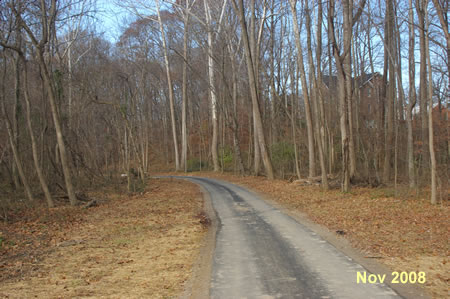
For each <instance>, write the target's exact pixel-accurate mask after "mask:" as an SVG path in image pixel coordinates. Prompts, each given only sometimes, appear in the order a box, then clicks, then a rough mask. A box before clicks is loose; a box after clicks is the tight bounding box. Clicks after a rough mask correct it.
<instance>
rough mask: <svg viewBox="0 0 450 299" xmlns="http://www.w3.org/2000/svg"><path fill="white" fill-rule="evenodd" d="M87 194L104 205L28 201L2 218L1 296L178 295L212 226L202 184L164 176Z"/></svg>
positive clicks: (129, 296) (110, 296)
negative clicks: (32, 204) (33, 204)
mask: <svg viewBox="0 0 450 299" xmlns="http://www.w3.org/2000/svg"><path fill="white" fill-rule="evenodd" d="M121 188H122V189H124V188H125V185H122V187H121ZM88 195H89V196H91V197H94V198H99V199H101V200H100V204H99V206H96V207H92V208H89V209H83V208H80V207H75V208H72V207H67V206H60V207H57V208H53V209H50V210H49V209H45V208H39V209H34V210H32V212H30V209H28V210H27V211H25V212H24V213H25V214H21V215H16V217H15V218H16V219H19V218H20V219H21V220H20V221H15V222H13V223H0V241H1V242H0V243H1V247H0V298H32V297H33V298H68V297H85V296H89V297H108V298H169V297H175V296H179V295H180V294H181V293H182V292H183V291H184V288H185V284H186V283H187V282H188V281H189V279H190V277H191V274H192V267H193V265H194V264H195V263H197V258H198V255H199V252H200V247H201V244H202V242H203V239H204V237H205V233H206V231H207V226H208V223H207V220H205V217H204V214H203V198H202V194H201V193H200V189H199V188H198V187H197V186H196V185H194V184H192V183H189V182H185V181H181V180H170V179H160V180H151V181H150V183H149V184H148V186H147V187H146V188H145V190H143V192H141V193H138V194H134V195H127V193H126V192H123V191H122V192H118V190H117V187H115V188H109V189H99V190H97V191H95V192H89V193H88Z"/></svg>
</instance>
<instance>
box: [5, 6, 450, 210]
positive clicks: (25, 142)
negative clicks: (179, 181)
mask: <svg viewBox="0 0 450 299" xmlns="http://www.w3.org/2000/svg"><path fill="white" fill-rule="evenodd" d="M448 5H449V4H448V1H445V0H432V1H428V0H414V1H413V0H408V1H406V0H379V1H366V0H359V1H351V0H342V1H335V0H327V1H320V0H314V1H305V0H303V1H295V0H289V1H278V0H264V1H261V0H248V1H244V0H208V1H204V0H184V1H181V0H177V1H158V0H154V1H150V0H149V1H131V0H130V1H121V2H120V4H117V6H118V7H117V8H116V9H123V10H126V11H128V12H130V14H131V15H132V19H131V20H130V21H128V22H124V23H123V24H121V26H122V28H123V29H122V32H121V35H120V37H118V39H117V40H116V41H111V40H109V39H107V38H105V35H104V34H102V32H98V30H96V28H97V27H96V24H97V23H98V22H102V18H103V16H104V12H102V11H100V10H99V9H98V6H97V4H96V2H95V1H94V0H77V1H69V0H64V1H56V0H40V1H37V0H36V1H35V0H29V1H25V0H24V1H16V0H8V1H1V2H0V105H1V118H0V197H2V198H6V199H5V200H2V204H1V205H2V209H3V213H6V212H5V211H6V210H7V207H8V204H9V203H8V202H10V201H14V200H20V198H26V199H27V200H28V201H35V199H36V198H44V197H45V199H46V201H47V204H48V206H50V207H52V206H53V205H54V200H55V198H56V197H66V198H68V200H69V201H70V203H71V204H72V205H76V204H77V203H78V202H79V201H80V200H81V199H82V196H80V192H81V191H83V189H84V188H85V187H86V186H89V185H91V184H95V183H98V182H105V181H108V180H111V179H113V178H117V177H120V176H121V175H122V176H123V177H124V178H125V177H126V178H127V180H128V188H129V190H130V191H136V190H138V189H139V188H140V186H141V185H142V182H144V181H145V180H146V177H148V176H149V174H150V173H151V172H153V171H157V170H162V169H164V170H177V171H195V170H205V169H211V170H214V171H221V170H223V171H234V172H235V173H239V174H253V175H265V176H267V177H268V178H274V177H280V178H299V179H300V178H303V179H304V178H315V179H314V182H320V183H321V185H322V186H323V188H325V189H328V188H330V187H340V188H341V189H342V191H344V192H347V191H349V190H350V188H351V186H352V185H354V184H366V185H371V186H378V185H380V184H385V185H393V186H395V187H397V185H399V184H403V185H407V186H409V188H411V189H414V190H419V189H420V188H428V187H429V186H431V202H432V203H436V202H438V201H439V200H442V199H443V200H447V199H448V198H447V197H448V193H447V190H448V188H449V178H450V173H449V163H450V161H449V158H450V138H449V136H450V134H449V132H450V123H449V120H448V117H449V109H450V107H449V86H450V81H449V61H450V36H449V30H448V8H449V7H448ZM319 177H320V178H319Z"/></svg>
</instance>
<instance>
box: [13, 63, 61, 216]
mask: <svg viewBox="0 0 450 299" xmlns="http://www.w3.org/2000/svg"><path fill="white" fill-rule="evenodd" d="M21 60H22V63H23V95H24V99H25V104H26V109H27V110H26V118H27V126H28V132H29V133H30V139H31V149H32V152H33V162H34V167H35V169H36V173H37V175H38V179H39V183H40V184H41V188H42V190H43V191H44V195H45V199H46V200H47V205H48V207H49V208H53V207H54V205H55V204H54V202H53V198H52V195H51V194H50V190H49V189H48V184H47V181H46V180H45V177H44V174H43V172H42V168H41V165H40V164H39V157H38V149H37V145H36V140H35V138H34V132H33V124H32V121H31V105H30V96H29V94H28V69H27V61H26V60H25V57H23V56H21Z"/></svg>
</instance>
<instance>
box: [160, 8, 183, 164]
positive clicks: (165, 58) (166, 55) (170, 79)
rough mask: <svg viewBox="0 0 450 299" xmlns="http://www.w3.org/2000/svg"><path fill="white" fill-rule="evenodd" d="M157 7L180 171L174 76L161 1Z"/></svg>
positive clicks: (174, 143)
mask: <svg viewBox="0 0 450 299" xmlns="http://www.w3.org/2000/svg"><path fill="white" fill-rule="evenodd" d="M156 6H157V13H158V22H159V29H160V31H161V39H162V46H163V52H164V62H165V66H166V75H167V85H168V88H169V106H170V120H171V124H172V138H173V147H174V152H175V170H176V171H179V170H180V157H179V154H178V138H177V128H176V122H175V107H174V98H173V86H172V76H171V74H170V65H169V54H168V49H167V45H166V34H165V33H164V27H163V23H162V19H161V13H160V7H159V0H156Z"/></svg>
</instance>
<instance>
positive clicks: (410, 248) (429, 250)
mask: <svg viewBox="0 0 450 299" xmlns="http://www.w3.org/2000/svg"><path fill="white" fill-rule="evenodd" d="M192 175H198V176H208V177H215V178H219V179H223V180H226V181H229V182H233V183H237V184H240V185H243V186H245V187H248V188H250V189H253V190H255V191H257V192H261V193H263V194H266V195H268V196H269V197H270V198H271V199H272V200H274V201H276V202H278V203H281V204H283V205H284V206H286V207H288V208H289V209H295V210H297V211H300V212H303V213H305V214H307V216H308V217H309V218H310V219H311V220H313V221H314V222H316V223H319V224H322V225H324V226H326V227H327V228H328V229H329V230H331V231H336V230H340V231H343V232H344V233H345V235H344V237H345V238H347V239H348V240H350V242H351V243H352V245H353V246H354V247H356V248H358V249H360V250H361V251H362V252H363V253H365V254H366V255H367V256H371V257H376V258H377V260H379V261H380V262H382V263H384V264H385V265H387V266H388V267H390V268H391V269H392V270H393V271H424V272H425V273H426V277H427V282H426V284H425V288H426V289H427V291H428V292H430V293H431V294H432V295H433V297H435V298H445V297H447V296H448V285H449V281H450V263H449V262H450V259H449V239H450V238H449V237H450V223H449V217H448V215H449V210H450V206H449V202H448V201H445V202H443V203H442V204H439V205H431V204H430V203H429V200H428V199H425V198H415V197H408V198H401V199H400V198H394V197H391V196H390V195H391V194H392V192H391V191H392V190H389V189H371V188H356V187H355V188H353V189H352V191H351V192H350V193H347V194H343V193H341V192H340V191H338V190H330V191H322V190H321V189H320V187H318V186H299V185H296V184H295V183H289V182H287V181H282V180H273V181H268V180H267V179H265V178H263V177H253V176H249V177H237V176H233V175H227V174H215V173H204V172H202V173H192Z"/></svg>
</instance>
